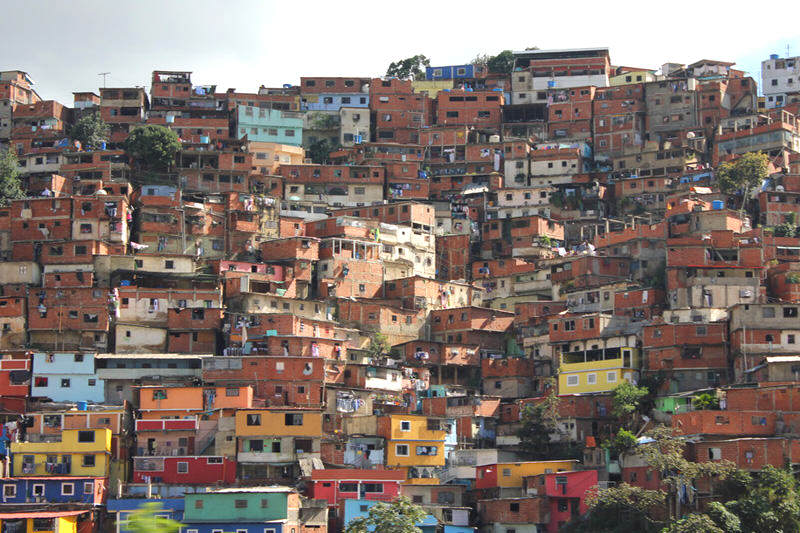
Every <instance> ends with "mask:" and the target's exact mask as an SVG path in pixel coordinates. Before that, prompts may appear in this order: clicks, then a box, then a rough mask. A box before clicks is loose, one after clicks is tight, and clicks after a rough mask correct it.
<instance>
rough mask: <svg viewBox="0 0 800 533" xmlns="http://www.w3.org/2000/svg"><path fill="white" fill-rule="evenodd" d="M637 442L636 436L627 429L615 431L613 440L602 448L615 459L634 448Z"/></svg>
mask: <svg viewBox="0 0 800 533" xmlns="http://www.w3.org/2000/svg"><path fill="white" fill-rule="evenodd" d="M637 442H638V441H637V440H636V435H634V434H633V433H631V432H630V431H628V430H627V429H620V430H619V431H617V434H616V435H614V438H613V439H612V440H611V441H609V442H608V443H607V444H604V445H603V446H604V447H607V448H608V449H609V450H610V452H611V455H613V456H615V457H617V456H619V455H620V454H622V453H627V452H629V451H630V450H632V449H633V448H635V447H636V444H637Z"/></svg>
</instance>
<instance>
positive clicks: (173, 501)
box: [106, 498, 184, 533]
mask: <svg viewBox="0 0 800 533" xmlns="http://www.w3.org/2000/svg"><path fill="white" fill-rule="evenodd" d="M152 502H157V503H160V504H161V511H159V512H158V515H159V516H161V517H163V518H169V519H172V520H177V521H178V522H181V521H183V505H184V502H183V498H159V499H156V500H154V499H148V498H109V500H108V502H107V503H106V511H107V512H108V514H109V516H110V518H112V519H113V520H114V522H115V528H116V529H115V530H114V531H116V533H121V532H122V531H125V522H127V520H128V516H130V514H131V513H133V512H135V511H138V510H139V509H140V508H142V507H143V506H144V504H146V503H152Z"/></svg>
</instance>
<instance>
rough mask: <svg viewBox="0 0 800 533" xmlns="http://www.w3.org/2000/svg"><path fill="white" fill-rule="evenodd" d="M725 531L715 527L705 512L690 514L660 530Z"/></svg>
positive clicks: (677, 532) (667, 532)
mask: <svg viewBox="0 0 800 533" xmlns="http://www.w3.org/2000/svg"><path fill="white" fill-rule="evenodd" d="M701 531H702V532H703V533H727V532H726V531H725V530H724V529H721V528H719V527H717V524H715V523H714V521H713V520H712V519H711V517H709V516H708V515H705V514H690V515H689V516H687V517H685V518H681V519H680V520H678V521H677V522H673V523H672V524H670V525H669V526H667V527H665V528H664V529H662V530H661V533H700V532H701Z"/></svg>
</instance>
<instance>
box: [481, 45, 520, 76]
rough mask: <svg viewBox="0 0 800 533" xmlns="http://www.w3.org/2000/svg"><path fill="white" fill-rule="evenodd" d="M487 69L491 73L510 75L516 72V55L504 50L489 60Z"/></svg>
mask: <svg viewBox="0 0 800 533" xmlns="http://www.w3.org/2000/svg"><path fill="white" fill-rule="evenodd" d="M486 67H487V68H488V69H489V72H493V73H496V74H509V73H510V72H511V71H512V70H514V53H513V52H512V51H511V50H503V51H502V52H500V53H499V54H497V55H496V56H492V57H490V58H489V59H487V60H486Z"/></svg>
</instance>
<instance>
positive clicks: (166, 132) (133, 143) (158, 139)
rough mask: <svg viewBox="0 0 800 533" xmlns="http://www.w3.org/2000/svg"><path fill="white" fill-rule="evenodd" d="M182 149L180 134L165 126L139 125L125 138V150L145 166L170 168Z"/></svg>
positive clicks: (161, 168)
mask: <svg viewBox="0 0 800 533" xmlns="http://www.w3.org/2000/svg"><path fill="white" fill-rule="evenodd" d="M180 149H181V143H180V141H179V140H178V135H177V134H176V133H175V132H174V131H172V130H171V129H169V128H167V127H164V126H157V125H154V124H148V125H147V126H137V127H136V128H134V129H133V131H131V133H130V135H128V138H127V139H126V140H125V150H126V151H127V152H128V153H129V154H130V155H131V156H132V157H133V158H134V159H136V160H138V161H139V162H140V163H141V164H142V165H143V166H144V167H146V168H149V169H152V170H164V169H168V168H169V167H170V165H171V164H172V163H173V162H174V161H175V155H176V154H177V153H178V151H179V150H180Z"/></svg>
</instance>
